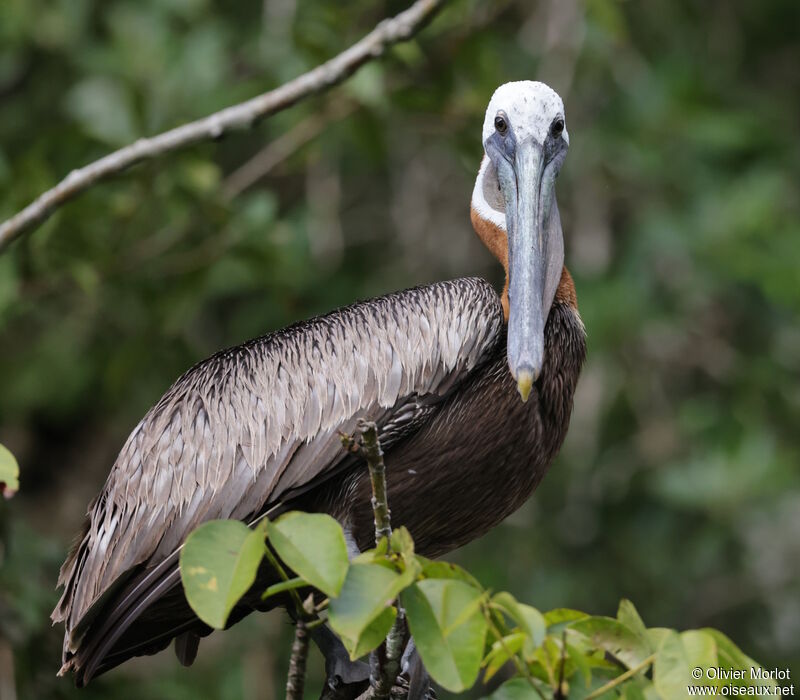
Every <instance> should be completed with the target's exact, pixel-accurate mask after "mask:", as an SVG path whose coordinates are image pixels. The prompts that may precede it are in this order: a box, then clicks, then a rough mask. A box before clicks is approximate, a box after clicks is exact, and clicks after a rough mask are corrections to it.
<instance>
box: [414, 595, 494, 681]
mask: <svg viewBox="0 0 800 700" xmlns="http://www.w3.org/2000/svg"><path fill="white" fill-rule="evenodd" d="M482 595H483V593H482V591H481V590H480V589H478V588H475V587H474V586H470V585H469V584H466V583H464V582H463V581H459V580H454V579H426V580H423V581H420V582H419V583H416V584H415V585H413V586H411V587H410V588H408V590H406V591H405V592H404V593H403V595H402V601H403V605H404V606H405V609H406V614H407V616H408V625H409V628H410V630H411V634H412V635H413V636H414V641H415V642H416V645H417V649H419V653H420V656H421V657H422V661H423V663H424V664H425V668H426V669H427V670H428V672H429V673H430V674H431V677H432V678H433V679H434V680H435V681H436V682H437V683H439V684H440V685H441V686H443V687H444V688H446V689H447V690H450V691H453V692H460V691H462V690H466V689H467V688H470V687H471V686H472V685H473V684H474V683H475V680H476V678H477V677H478V672H479V670H480V665H481V657H482V655H483V645H484V641H485V638H486V629H487V623H486V619H485V618H484V616H483V614H482V612H481V610H480V608H479V606H475V607H474V610H473V612H472V613H471V614H470V615H468V616H467V617H466V619H463V620H462V619H461V615H462V612H463V611H464V609H465V608H469V607H470V606H474V605H475V603H476V600H478V599H480V597H481V596H482Z"/></svg>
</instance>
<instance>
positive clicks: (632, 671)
mask: <svg viewBox="0 0 800 700" xmlns="http://www.w3.org/2000/svg"><path fill="white" fill-rule="evenodd" d="M655 660H656V655H655V654H652V655H651V656H648V657H647V658H646V659H645V660H644V661H642V663H640V664H639V665H638V666H635V667H634V668H632V669H629V670H628V671H625V673H623V674H621V675H619V676H617V677H616V678H614V679H613V680H611V681H609V682H608V683H606V684H605V685H601V686H600V687H599V688H598V689H597V690H595V691H593V692H591V693H589V694H588V695H587V696H586V697H585V698H584V700H594V699H595V698H599V697H600V696H601V695H605V694H606V693H607V692H608V691H609V690H613V689H614V688H616V687H617V686H618V685H620V684H621V683H624V682H625V681H627V680H628V679H629V678H631V677H633V676H635V675H636V674H637V673H639V672H640V671H643V670H644V669H646V668H647V667H648V666H649V665H650V664H651V663H653V662H654V661H655Z"/></svg>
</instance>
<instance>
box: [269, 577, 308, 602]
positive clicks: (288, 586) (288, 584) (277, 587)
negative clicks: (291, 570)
mask: <svg viewBox="0 0 800 700" xmlns="http://www.w3.org/2000/svg"><path fill="white" fill-rule="evenodd" d="M303 586H308V583H306V581H304V580H303V579H301V578H290V579H288V580H287V581H281V582H280V583H273V584H272V585H271V586H267V590H265V591H264V592H263V593H262V594H261V600H266V599H267V598H269V597H270V596H271V595H277V594H278V593H283V592H285V591H291V590H294V589H296V588H302V587H303Z"/></svg>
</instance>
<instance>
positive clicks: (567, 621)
mask: <svg viewBox="0 0 800 700" xmlns="http://www.w3.org/2000/svg"><path fill="white" fill-rule="evenodd" d="M587 617H589V615H587V614H586V613H585V612H581V611H580V610H572V609H571V608H556V609H555V610H549V611H548V612H546V613H545V614H544V621H545V624H546V625H547V633H548V634H560V633H561V631H562V630H563V629H564V628H565V627H567V626H569V625H571V624H572V623H573V622H577V621H578V620H585V619H586V618H587Z"/></svg>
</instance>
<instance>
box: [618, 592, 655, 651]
mask: <svg viewBox="0 0 800 700" xmlns="http://www.w3.org/2000/svg"><path fill="white" fill-rule="evenodd" d="M617 620H619V621H620V622H621V623H622V624H623V625H625V626H626V627H627V628H628V629H629V630H631V631H632V632H633V633H634V634H635V635H636V636H637V637H638V638H639V639H641V640H642V642H643V643H644V644H645V645H646V647H647V649H648V651H650V652H652V651H653V650H652V649H651V648H650V640H649V638H648V636H647V627H645V624H644V622H643V621H642V618H641V617H640V616H639V613H638V612H637V610H636V608H635V607H634V605H633V603H631V601H629V600H627V599H626V598H623V599H622V600H621V601H620V603H619V609H618V610H617Z"/></svg>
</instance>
